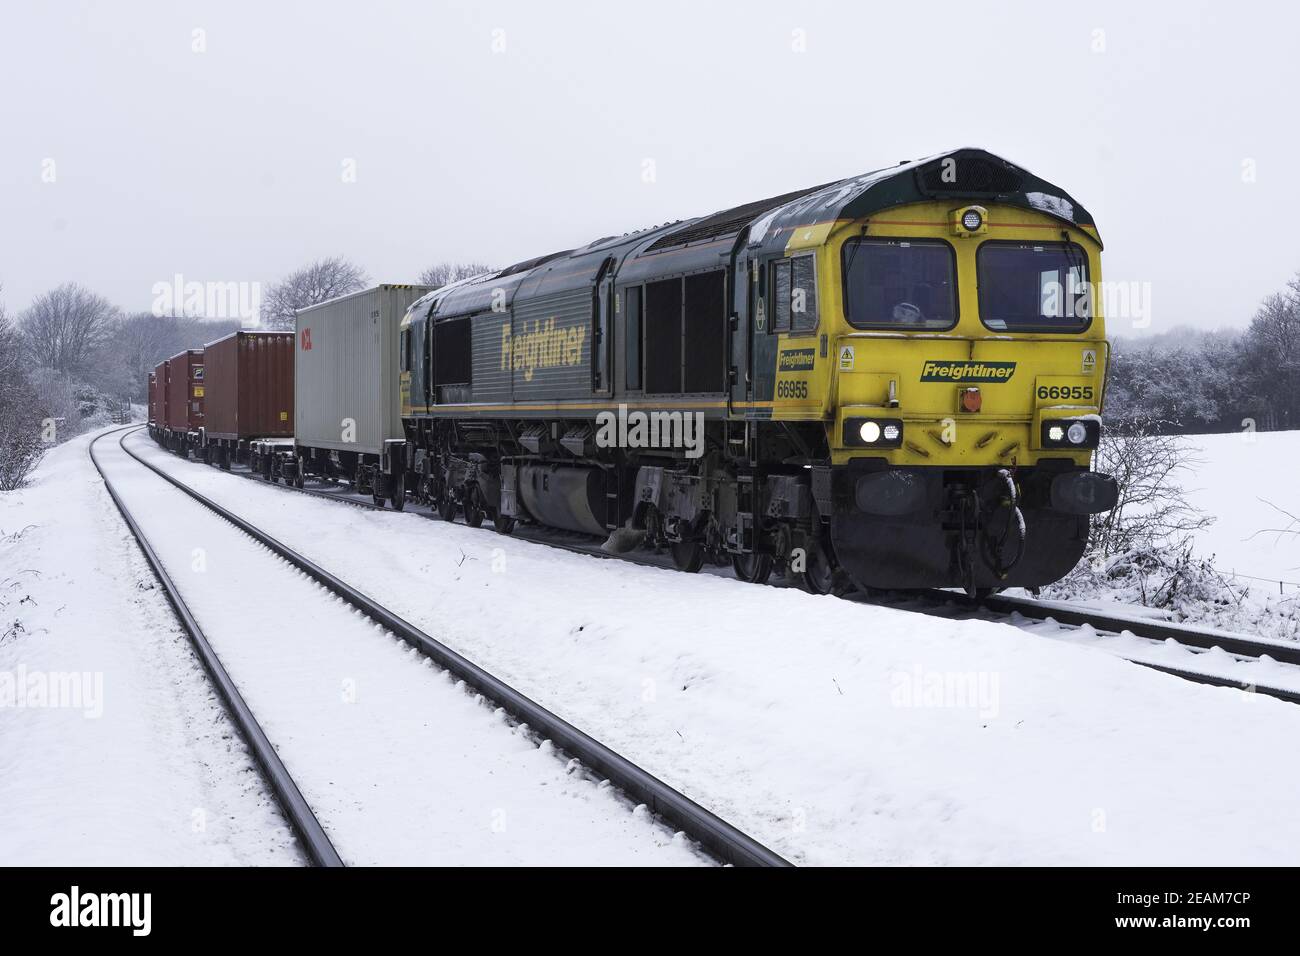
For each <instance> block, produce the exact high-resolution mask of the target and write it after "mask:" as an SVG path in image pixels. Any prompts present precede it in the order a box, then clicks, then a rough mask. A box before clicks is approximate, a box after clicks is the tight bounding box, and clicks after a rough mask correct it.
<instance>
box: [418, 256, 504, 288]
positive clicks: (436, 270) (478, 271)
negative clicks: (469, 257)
mask: <svg viewBox="0 0 1300 956" xmlns="http://www.w3.org/2000/svg"><path fill="white" fill-rule="evenodd" d="M495 271H496V269H495V268H493V267H492V266H485V265H484V264H483V263H481V262H463V263H462V262H438V263H435V264H433V265H431V266H429V268H427V269H425V270H424V271H423V272H421V273H420V278H419V279H418V280H417V281H418V283H419V284H420V285H427V286H432V287H433V288H435V289H438V288H441V287H442V286H445V285H446V284H447V283H449V282H459V281H460V280H461V279H468V278H469V277H470V276H476V275H482V274H483V273H484V272H495Z"/></svg>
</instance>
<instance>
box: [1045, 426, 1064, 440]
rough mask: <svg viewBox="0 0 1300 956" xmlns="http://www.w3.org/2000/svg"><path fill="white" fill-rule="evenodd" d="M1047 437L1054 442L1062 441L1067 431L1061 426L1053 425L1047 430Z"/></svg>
mask: <svg viewBox="0 0 1300 956" xmlns="http://www.w3.org/2000/svg"><path fill="white" fill-rule="evenodd" d="M1047 437H1048V438H1049V439H1050V440H1052V441H1060V440H1061V439H1062V438H1064V437H1065V429H1064V428H1062V427H1061V426H1060V425H1051V426H1049V427H1048V429H1047Z"/></svg>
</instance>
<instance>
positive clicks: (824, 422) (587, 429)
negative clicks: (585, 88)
mask: <svg viewBox="0 0 1300 956" xmlns="http://www.w3.org/2000/svg"><path fill="white" fill-rule="evenodd" d="M1101 248H1102V245H1101V240H1100V236H1099V234H1098V232H1097V228H1096V225H1095V223H1094V222H1093V219H1092V217H1091V215H1089V213H1088V212H1087V211H1086V209H1084V207H1083V206H1082V205H1081V204H1080V203H1079V202H1078V201H1077V200H1075V199H1074V198H1073V197H1072V196H1070V195H1069V194H1068V193H1066V192H1065V191H1064V190H1062V189H1060V188H1059V187H1057V186H1055V185H1053V184H1052V183H1050V182H1047V181H1046V180H1043V179H1040V178H1039V177H1037V176H1034V175H1033V174H1031V173H1029V172H1028V171H1026V170H1024V169H1022V168H1020V167H1019V166H1016V165H1014V164H1012V163H1010V162H1008V161H1006V160H1004V159H1001V158H1000V157H997V156H995V155H993V154H991V153H988V152H986V151H984V150H979V149H960V150H955V151H952V152H948V153H943V154H940V155H937V156H933V157H929V158H927V159H924V160H918V161H915V162H908V163H902V164H899V165H898V166H894V167H890V168H888V169H882V170H877V171H875V172H872V173H868V174H865V175H862V176H856V177H852V178H849V179H843V180H839V181H836V182H833V183H828V184H825V185H822V186H817V187H814V188H811V189H804V190H799V191H796V192H792V193H787V194H785V195H781V196H776V197H772V198H770V199H766V200H760V201H757V202H753V203H748V204H745V205H742V206H737V207H733V208H729V209H725V210H722V211H720V212H716V213H713V214H711V215H709V216H704V217H700V218H697V219H693V220H688V221H685V222H678V223H671V224H668V225H664V226H658V227H655V228H652V229H647V230H643V231H640V232H635V233H630V234H626V235H623V236H617V237H609V238H605V239H600V240H596V241H595V242H593V243H590V244H589V245H587V246H584V247H582V248H580V249H574V250H567V251H563V252H559V253H554V254H551V255H548V256H543V257H540V258H537V259H533V260H529V261H526V262H522V263H518V264H516V265H514V266H512V267H510V268H508V269H505V270H502V271H499V272H492V273H487V274H485V275H482V276H476V277H474V278H471V279H468V280H465V281H462V282H459V283H456V284H454V285H451V286H447V287H444V288H442V289H439V290H435V291H434V292H432V293H430V294H429V295H427V296H424V297H423V298H421V299H420V300H419V301H417V302H416V303H415V304H414V305H412V306H411V308H410V309H409V310H408V311H407V314H406V317H405V318H404V319H403V322H402V331H401V341H400V345H399V351H400V372H399V374H400V378H401V383H402V384H401V390H402V392H401V394H402V421H403V428H404V446H403V447H402V449H401V450H400V454H401V456H402V457H403V459H404V472H403V474H402V476H401V479H400V481H401V484H402V487H401V489H396V488H393V489H390V490H391V491H392V492H394V493H397V494H402V495H404V494H405V493H407V492H410V493H414V494H415V495H416V496H417V497H419V498H421V499H423V500H427V501H429V502H431V503H433V504H435V505H436V506H438V507H439V509H440V510H442V511H443V513H444V514H445V515H447V516H454V515H455V514H457V513H463V514H464V515H465V516H466V518H467V520H469V521H470V523H472V524H477V523H480V522H482V521H483V520H485V519H487V518H491V519H493V520H494V521H495V522H496V524H497V526H498V528H499V530H509V528H510V527H512V526H513V523H514V522H515V521H517V520H521V519H522V520H531V521H538V522H540V523H546V524H552V525H558V526H560V527H564V528H568V529H570V530H581V531H586V532H589V533H609V534H610V543H611V546H618V547H625V546H628V545H630V544H636V543H639V542H646V543H649V544H651V545H654V546H667V547H670V548H671V549H672V551H673V554H674V557H675V559H676V560H677V563H678V565H679V566H680V567H682V568H684V569H687V570H695V569H698V568H699V567H700V566H701V564H702V563H703V561H704V560H709V559H712V560H715V561H726V560H730V561H731V562H732V563H733V565H734V566H735V568H736V571H737V573H738V574H739V575H740V576H742V577H744V578H746V579H750V580H762V579H765V578H766V577H767V576H768V574H770V572H771V570H772V569H773V567H774V566H775V567H778V568H782V569H784V570H786V571H787V572H788V573H790V574H792V575H794V576H796V577H798V578H799V579H800V580H801V581H803V583H804V584H805V585H806V586H808V587H810V588H811V589H813V590H818V591H824V590H828V589H830V588H832V587H834V586H835V583H836V581H837V580H840V579H844V577H845V575H847V577H849V578H851V579H852V580H853V581H854V582H856V583H857V584H859V585H862V586H875V587H895V588H906V587H933V586H963V587H966V588H968V589H970V590H972V591H979V590H985V589H989V588H996V587H1003V586H1009V585H1023V586H1029V587H1033V586H1038V585H1042V584H1045V583H1048V582H1049V581H1052V580H1056V579H1057V578H1059V577H1061V576H1062V575H1064V574H1065V573H1066V572H1067V571H1068V570H1069V569H1070V568H1071V567H1072V566H1073V565H1074V564H1075V563H1076V561H1077V560H1078V558H1079V556H1080V555H1081V554H1082V552H1083V548H1084V545H1085V543H1086V538H1087V530H1088V516H1089V515H1090V514H1092V513H1096V512H1097V511H1101V510H1105V509H1107V508H1108V507H1110V505H1111V503H1113V500H1114V483H1113V482H1112V481H1110V479H1108V478H1106V477H1105V476H1098V475H1094V474H1092V473H1091V472H1090V470H1089V467H1090V460H1091V454H1092V449H1093V448H1095V446H1096V443H1097V440H1098V438H1099V436H1100V417H1099V416H1100V411H1101V404H1102V391H1103V388H1104V383H1105V365H1106V358H1107V345H1106V341H1105V335H1104V323H1103V318H1102V315H1101V308H1100V306H1101V301H1100V297H1098V296H1097V295H1096V291H1095V290H1096V289H1097V284H1098V282H1099V281H1100V252H1101ZM638 416H642V417H643V418H644V419H646V420H648V421H649V425H650V427H648V428H646V427H639V426H640V425H642V424H645V422H643V421H642V419H638ZM656 420H657V421H658V423H659V424H660V425H666V426H668V431H667V432H666V433H665V434H660V433H659V432H657V431H656V430H655V428H654V427H653V426H654V425H655V422H656ZM697 421H698V432H699V433H698V435H695V434H694V433H692V432H690V429H689V426H692V425H693V424H694V423H696V422H697ZM665 435H666V437H665ZM661 438H662V439H664V440H659V439H661ZM394 453H395V454H397V453H398V452H397V451H396V450H394Z"/></svg>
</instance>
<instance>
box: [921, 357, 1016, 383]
mask: <svg viewBox="0 0 1300 956" xmlns="http://www.w3.org/2000/svg"><path fill="white" fill-rule="evenodd" d="M1015 372H1016V363H1015V362H926V363H925V367H924V368H922V369H921V381H923V382H1009V381H1011V376H1012V375H1014V374H1015Z"/></svg>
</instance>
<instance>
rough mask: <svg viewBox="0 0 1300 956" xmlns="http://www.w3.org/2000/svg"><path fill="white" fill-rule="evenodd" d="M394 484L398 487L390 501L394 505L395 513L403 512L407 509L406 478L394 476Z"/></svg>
mask: <svg viewBox="0 0 1300 956" xmlns="http://www.w3.org/2000/svg"><path fill="white" fill-rule="evenodd" d="M392 482H393V484H394V485H395V486H396V487H395V488H394V490H393V493H392V495H390V496H389V498H388V500H389V502H391V503H392V505H393V510H394V511H401V510H402V509H403V508H405V507H406V478H405V476H403V475H394V476H393V478H392Z"/></svg>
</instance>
